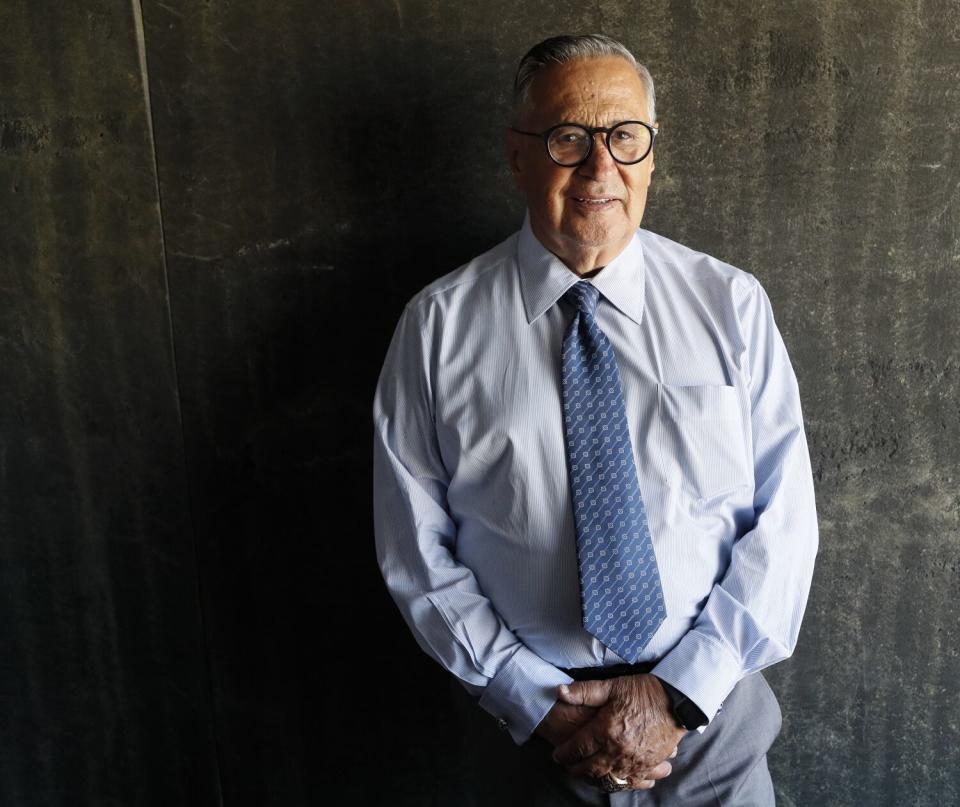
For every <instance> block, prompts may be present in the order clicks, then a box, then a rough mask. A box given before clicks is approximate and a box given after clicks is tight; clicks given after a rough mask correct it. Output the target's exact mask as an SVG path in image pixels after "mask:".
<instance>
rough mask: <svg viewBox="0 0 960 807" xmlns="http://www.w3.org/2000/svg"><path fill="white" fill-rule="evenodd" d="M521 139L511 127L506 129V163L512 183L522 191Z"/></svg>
mask: <svg viewBox="0 0 960 807" xmlns="http://www.w3.org/2000/svg"><path fill="white" fill-rule="evenodd" d="M522 146H523V141H522V140H521V135H518V134H517V133H516V132H515V131H513V129H510V128H508V129H507V164H508V165H509V166H510V174H511V175H512V176H513V181H514V184H515V185H516V186H517V187H518V188H519V189H520V190H521V191H522V190H523V179H524V168H525V165H524V159H523V149H522Z"/></svg>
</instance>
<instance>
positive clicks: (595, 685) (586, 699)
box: [557, 681, 610, 706]
mask: <svg viewBox="0 0 960 807" xmlns="http://www.w3.org/2000/svg"><path fill="white" fill-rule="evenodd" d="M557 692H558V694H559V696H560V700H562V701H563V702H564V703H570V704H572V705H574V706H603V704H605V703H606V702H607V699H608V698H609V696H610V682H609V681H574V682H573V683H572V684H561V685H560V687H559V688H558V689H557Z"/></svg>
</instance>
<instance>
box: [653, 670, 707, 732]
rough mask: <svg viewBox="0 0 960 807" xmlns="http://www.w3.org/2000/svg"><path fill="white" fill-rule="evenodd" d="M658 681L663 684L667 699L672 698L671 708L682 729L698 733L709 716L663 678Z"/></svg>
mask: <svg viewBox="0 0 960 807" xmlns="http://www.w3.org/2000/svg"><path fill="white" fill-rule="evenodd" d="M657 680H658V681H659V682H660V683H661V684H663V689H664V691H665V692H666V693H667V697H668V698H670V707H671V709H672V710H673V716H674V718H676V721H677V723H679V724H680V726H681V727H682V728H685V729H686V730H687V731H696V730H697V729H698V728H700V727H701V726H705V725H706V724H707V716H706V715H705V714H704V713H703V712H702V711H701V710H700V707H699V706H697V704H695V703H694V702H693V701H692V700H690V698H688V697H687V696H686V695H684V694H683V693H682V692H681V691H680V690H679V689H677V688H676V687H673V686H671V685H670V684H668V683H667V682H666V681H664V680H663V679H662V678H658V679H657Z"/></svg>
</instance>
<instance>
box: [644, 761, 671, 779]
mask: <svg viewBox="0 0 960 807" xmlns="http://www.w3.org/2000/svg"><path fill="white" fill-rule="evenodd" d="M671 773H673V765H671V764H670V763H669V762H667V761H666V760H664V761H663V762H661V763H660V764H659V765H657V766H656V767H654V768H651V769H650V770H649V771H647V772H646V773H645V774H644V775H643V777H644V779H666V778H667V777H668V776H669V775H670V774H671Z"/></svg>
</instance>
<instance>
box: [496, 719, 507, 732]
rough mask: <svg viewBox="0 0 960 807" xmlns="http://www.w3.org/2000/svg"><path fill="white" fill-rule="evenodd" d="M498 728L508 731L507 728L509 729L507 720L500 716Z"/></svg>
mask: <svg viewBox="0 0 960 807" xmlns="http://www.w3.org/2000/svg"><path fill="white" fill-rule="evenodd" d="M497 728H498V729H500V731H507V730H508V729H507V721H506V720H504V719H503V718H502V717H498V718H497Z"/></svg>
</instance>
